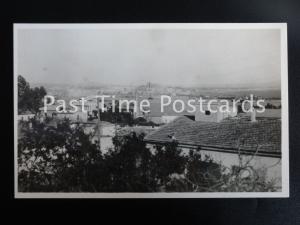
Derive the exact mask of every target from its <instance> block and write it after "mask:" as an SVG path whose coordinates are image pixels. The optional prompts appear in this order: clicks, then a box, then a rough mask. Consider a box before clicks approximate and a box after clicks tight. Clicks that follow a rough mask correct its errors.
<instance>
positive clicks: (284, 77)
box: [13, 23, 289, 198]
mask: <svg viewBox="0 0 300 225" xmlns="http://www.w3.org/2000/svg"><path fill="white" fill-rule="evenodd" d="M20 29H81V30H82V29H239V30H241V29H279V30H280V32H281V101H282V127H281V130H282V132H281V139H282V141H281V143H282V146H281V150H282V192H247V193H245V192H210V193H208V192H201V193H200V192H198V193H186V192H184V193H182V192H180V193H160V192H159V193H22V192H18V179H17V176H18V174H17V171H18V168H17V167H18V159H17V155H18V150H17V140H18V136H17V125H18V121H17V112H18V110H17V107H18V106H17V102H18V101H17V96H18V95H17V76H18V68H17V65H18V57H17V53H18V30H20ZM13 30H14V48H13V49H14V138H15V139H14V140H15V141H14V164H15V166H14V169H15V171H14V172H15V173H14V174H15V177H14V181H15V186H14V187H15V198H278V197H289V124H288V121H289V120H288V62H287V24H286V23H235V24H233V23H201V24H200V23H172V24H170V23H169V24H168V23H158V24H155V23H146V24H145V23H138V24H125V23H124V24H107V23H106V24H14V29H13Z"/></svg>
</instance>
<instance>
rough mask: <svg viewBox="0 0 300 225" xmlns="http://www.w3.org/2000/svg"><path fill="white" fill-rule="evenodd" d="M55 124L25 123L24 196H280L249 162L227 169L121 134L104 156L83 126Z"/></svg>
mask: <svg viewBox="0 0 300 225" xmlns="http://www.w3.org/2000/svg"><path fill="white" fill-rule="evenodd" d="M50 124H51V122H50V123H46V124H45V123H41V122H39V121H37V120H34V119H32V120H31V121H29V122H27V121H23V122H22V123H20V127H19V128H20V129H19V130H20V135H19V137H20V139H19V142H18V164H19V167H18V168H19V175H18V179H19V190H20V191H21V192H28V191H30V192H41V191H42V192H159V191H167V192H174V191H175V192H220V191H222V192H226V191H228V192H237V191H276V188H275V186H274V182H272V181H268V180H267V179H266V177H265V176H264V174H263V173H261V171H258V170H255V169H254V168H252V167H251V166H250V165H249V164H248V163H240V165H239V166H236V167H231V168H226V167H224V166H223V165H221V164H218V163H216V162H214V161H213V160H212V159H210V158H209V157H207V156H205V155H203V154H201V150H200V149H198V150H191V151H189V152H188V155H187V154H184V152H183V150H182V149H181V148H179V147H178V143H177V142H176V141H172V142H170V143H167V144H165V145H160V146H156V147H155V148H149V147H147V145H146V143H145V142H144V140H143V139H144V134H140V135H137V134H136V133H134V132H131V133H129V134H126V135H122V136H118V135H116V136H115V137H114V138H113V144H114V147H113V148H112V149H110V150H109V151H108V152H107V153H105V154H102V153H101V151H100V150H99V147H98V146H97V145H96V144H92V143H91V141H90V136H89V135H87V134H85V133H84V130H83V128H82V127H81V126H80V125H78V124H77V125H72V126H71V124H70V122H69V121H68V120H63V121H59V122H58V123H57V125H56V126H52V125H51V126H50ZM247 162H248V161H247Z"/></svg>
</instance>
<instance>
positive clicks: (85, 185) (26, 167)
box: [18, 120, 102, 192]
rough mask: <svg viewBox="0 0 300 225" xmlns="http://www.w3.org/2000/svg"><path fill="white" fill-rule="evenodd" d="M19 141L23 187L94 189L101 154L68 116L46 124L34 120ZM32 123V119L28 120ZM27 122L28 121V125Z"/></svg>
mask: <svg viewBox="0 0 300 225" xmlns="http://www.w3.org/2000/svg"><path fill="white" fill-rule="evenodd" d="M30 123H31V124H32V125H31V126H32V127H31V128H30V127H28V126H27V127H26V122H25V125H24V124H23V127H24V126H25V130H24V129H23V135H22V138H21V139H20V140H19V143H18V159H19V184H20V189H21V190H22V191H69V192H71V191H93V190H96V187H94V182H95V181H97V180H98V178H99V176H100V175H101V171H100V173H99V168H100V167H101V163H102V155H101V154H100V151H99V149H98V148H97V146H96V145H94V144H92V143H91V142H90V140H89V136H88V135H86V134H85V133H84V131H83V129H82V128H81V127H80V126H76V127H75V128H71V126H70V123H69V121H68V120H64V121H62V122H61V123H59V124H57V127H51V126H47V125H46V124H44V123H40V122H38V121H35V120H31V121H30ZM28 124H29V123H28ZM28 124H27V125H28Z"/></svg>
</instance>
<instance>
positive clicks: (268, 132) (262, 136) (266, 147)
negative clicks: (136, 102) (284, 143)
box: [145, 116, 281, 154]
mask: <svg viewBox="0 0 300 225" xmlns="http://www.w3.org/2000/svg"><path fill="white" fill-rule="evenodd" d="M172 136H173V137H175V139H176V140H177V141H178V143H179V144H181V145H190V146H194V147H196V146H199V147H207V148H209V147H211V148H218V149H224V150H226V149H231V150H234V151H237V149H238V147H239V149H240V150H242V151H245V152H247V151H250V152H255V151H256V150H257V149H258V152H260V153H266V154H268V153H269V154H281V120H278V119H264V120H258V121H257V122H250V121H248V120H246V119H225V120H223V121H222V122H219V123H216V122H202V121H193V120H191V119H189V118H187V117H185V116H182V117H179V118H177V119H175V120H174V121H173V122H171V123H169V124H167V125H165V126H162V127H161V128H160V129H158V130H157V131H155V132H153V133H151V134H149V135H147V136H146V137H145V141H147V142H152V143H167V142H170V141H172V138H170V137H172ZM258 146H259V147H258Z"/></svg>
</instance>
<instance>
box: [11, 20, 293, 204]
mask: <svg viewBox="0 0 300 225" xmlns="http://www.w3.org/2000/svg"><path fill="white" fill-rule="evenodd" d="M14 104H15V108H14V118H15V119H14V128H15V129H14V132H15V133H14V135H15V142H14V144H15V146H14V159H15V162H14V166H15V197H16V198H211V197H213V198H229V197H230V198H257V197H263V198H265V197H266V198H267V197H275V198H278V197H289V141H288V128H289V127H288V121H289V120H288V71H287V25H286V23H268V24H267V23H255V24H254V23H223V24H221V23H204V24H201V23H194V24H192V23H185V24H184V23H178V24H177V23H173V24H168V23H162V24H156V23H148V24H146V23H139V24H134V23H132V24H130V23H129V24H14Z"/></svg>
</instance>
